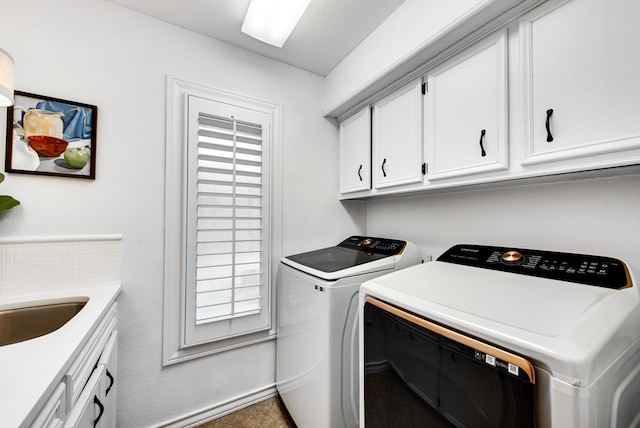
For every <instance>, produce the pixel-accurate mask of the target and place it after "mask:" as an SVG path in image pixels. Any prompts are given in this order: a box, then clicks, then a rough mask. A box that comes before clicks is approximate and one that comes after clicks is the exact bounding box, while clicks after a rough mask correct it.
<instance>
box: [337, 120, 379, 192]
mask: <svg viewBox="0 0 640 428" xmlns="http://www.w3.org/2000/svg"><path fill="white" fill-rule="evenodd" d="M369 189H371V109H370V108H369V107H366V108H364V109H363V110H361V111H360V112H358V113H356V114H355V115H353V116H351V117H350V118H348V119H347V120H345V121H344V122H342V123H340V193H350V192H357V191H359V190H369Z"/></svg>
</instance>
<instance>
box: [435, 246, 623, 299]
mask: <svg viewBox="0 0 640 428" xmlns="http://www.w3.org/2000/svg"><path fill="white" fill-rule="evenodd" d="M438 260H439V261H443V262H448V263H455V264H461V265H467V266H473V267H479V268H485V269H493V270H500V271H503V272H512V273H518V274H523V275H532V276H537V277H541V278H549V279H557V280H560V281H568V282H577V283H580V284H587V285H594V286H598V287H605V288H611V289H621V288H627V287H631V280H630V276H629V273H628V270H627V267H626V265H625V264H624V262H622V261H620V260H618V259H613V258H610V257H601V256H593V255H586V254H573V253H559V252H553V251H542V250H531V249H522V248H506V247H492V246H484V245H455V246H453V247H451V248H450V249H448V250H447V251H446V252H445V253H444V254H442V255H441V256H440V257H439V258H438Z"/></svg>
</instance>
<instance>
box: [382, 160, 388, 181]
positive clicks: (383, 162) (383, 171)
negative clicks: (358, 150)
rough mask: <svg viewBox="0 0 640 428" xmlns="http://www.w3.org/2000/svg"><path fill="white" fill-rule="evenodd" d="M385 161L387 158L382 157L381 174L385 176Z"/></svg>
mask: <svg viewBox="0 0 640 428" xmlns="http://www.w3.org/2000/svg"><path fill="white" fill-rule="evenodd" d="M385 163H387V158H384V159H383V160H382V176H383V177H386V176H387V172H386V171H385V170H384V164H385Z"/></svg>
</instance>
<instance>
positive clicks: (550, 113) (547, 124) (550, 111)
mask: <svg viewBox="0 0 640 428" xmlns="http://www.w3.org/2000/svg"><path fill="white" fill-rule="evenodd" d="M552 114H553V109H552V108H550V109H549V110H547V120H546V122H545V123H544V126H545V127H546V128H547V143H550V142H552V141H553V135H551V126H550V125H549V121H550V119H551V115H552Z"/></svg>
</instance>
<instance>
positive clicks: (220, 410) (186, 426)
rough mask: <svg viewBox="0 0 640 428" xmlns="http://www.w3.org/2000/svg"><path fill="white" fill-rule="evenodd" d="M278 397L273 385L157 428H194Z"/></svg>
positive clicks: (181, 417)
mask: <svg viewBox="0 0 640 428" xmlns="http://www.w3.org/2000/svg"><path fill="white" fill-rule="evenodd" d="M276 395H278V391H277V390H276V387H275V385H271V386H268V387H265V388H262V389H259V390H256V391H253V392H250V393H248V394H245V395H242V396H239V397H235V398H233V399H231V400H227V401H225V402H223V403H218V404H215V405H212V406H211V407H207V408H204V409H202V410H199V411H197V412H192V413H190V414H187V415H184V416H180V417H178V418H175V419H173V420H171V421H169V422H165V423H163V424H160V425H157V428H193V427H197V426H198V425H202V424H204V423H206V422H209V421H212V420H214V419H218V418H221V417H223V416H226V415H228V414H230V413H233V412H235V411H238V410H241V409H244V408H245V407H249V406H251V405H253V404H256V403H259V402H261V401H264V400H266V399H268V398H271V397H275V396H276Z"/></svg>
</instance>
